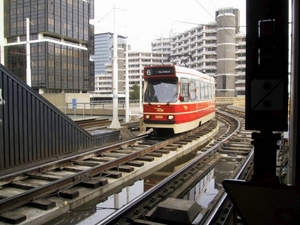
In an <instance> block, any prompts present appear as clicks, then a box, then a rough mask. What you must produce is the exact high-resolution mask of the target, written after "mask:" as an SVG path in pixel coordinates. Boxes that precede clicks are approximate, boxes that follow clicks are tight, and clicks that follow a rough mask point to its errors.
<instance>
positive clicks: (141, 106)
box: [140, 68, 143, 113]
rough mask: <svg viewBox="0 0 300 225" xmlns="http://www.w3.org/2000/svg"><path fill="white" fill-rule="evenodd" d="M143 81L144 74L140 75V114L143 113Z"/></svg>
mask: <svg viewBox="0 0 300 225" xmlns="http://www.w3.org/2000/svg"><path fill="white" fill-rule="evenodd" d="M141 70H142V69H141V68H140V71H141ZM142 81H143V74H142V73H140V113H143V93H142V92H143V88H142V85H143V83H142Z"/></svg>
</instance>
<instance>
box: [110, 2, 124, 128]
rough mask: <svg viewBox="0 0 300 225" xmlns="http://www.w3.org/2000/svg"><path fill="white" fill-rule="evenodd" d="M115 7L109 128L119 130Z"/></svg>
mask: <svg viewBox="0 0 300 225" xmlns="http://www.w3.org/2000/svg"><path fill="white" fill-rule="evenodd" d="M115 11H116V10H115V7H114V39H113V41H114V44H113V46H114V47H113V48H114V51H113V119H112V121H111V125H110V128H115V129H119V128H120V127H121V125H120V122H119V115H118V91H119V90H118V82H119V80H118V37H117V34H116V28H115V27H116V24H115Z"/></svg>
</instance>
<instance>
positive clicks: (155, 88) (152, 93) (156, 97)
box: [144, 81, 178, 103]
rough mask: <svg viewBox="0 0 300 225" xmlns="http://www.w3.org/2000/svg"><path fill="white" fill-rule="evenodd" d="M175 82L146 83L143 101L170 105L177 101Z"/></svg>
mask: <svg viewBox="0 0 300 225" xmlns="http://www.w3.org/2000/svg"><path fill="white" fill-rule="evenodd" d="M177 96H178V90H177V83H176V81H148V85H147V88H146V91H145V95H144V101H145V102H148V103H151V102H163V103H171V102H176V101H177V99H178V97H177Z"/></svg>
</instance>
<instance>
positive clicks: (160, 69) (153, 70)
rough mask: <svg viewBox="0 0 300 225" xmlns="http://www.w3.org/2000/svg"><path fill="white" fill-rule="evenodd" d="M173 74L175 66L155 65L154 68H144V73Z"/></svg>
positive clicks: (149, 74) (148, 74)
mask: <svg viewBox="0 0 300 225" xmlns="http://www.w3.org/2000/svg"><path fill="white" fill-rule="evenodd" d="M171 74H172V75H174V74H175V68H174V67H155V68H146V70H145V75H147V76H151V75H171Z"/></svg>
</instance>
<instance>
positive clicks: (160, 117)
mask: <svg viewBox="0 0 300 225" xmlns="http://www.w3.org/2000/svg"><path fill="white" fill-rule="evenodd" d="M162 118H163V116H155V119H162Z"/></svg>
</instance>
